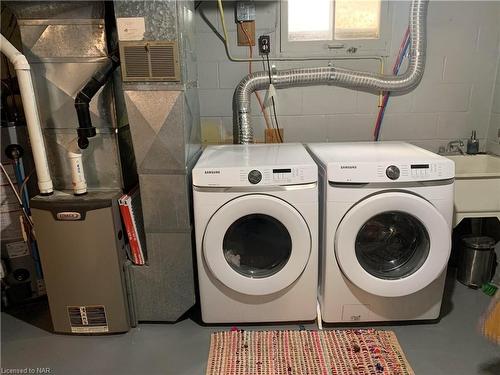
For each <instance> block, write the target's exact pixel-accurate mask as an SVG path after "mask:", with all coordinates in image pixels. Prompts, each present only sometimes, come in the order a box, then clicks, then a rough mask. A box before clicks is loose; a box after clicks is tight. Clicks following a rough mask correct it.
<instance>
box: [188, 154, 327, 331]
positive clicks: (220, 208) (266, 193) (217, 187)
mask: <svg viewBox="0 0 500 375" xmlns="http://www.w3.org/2000/svg"><path fill="white" fill-rule="evenodd" d="M317 178H318V172H317V166H316V163H315V162H314V161H313V159H312V158H311V156H310V155H309V154H308V152H307V151H306V149H305V148H304V146H303V145H301V144H272V145H271V144H266V145H264V144H262V145H257V144H256V145H223V146H210V147H207V148H206V149H205V150H204V152H203V154H202V156H201V157H200V159H199V161H198V163H197V164H196V166H195V168H194V169H193V200H194V215H195V232H196V253H197V267H198V279H199V290H200V302H201V313H202V319H203V321H204V322H205V323H251V322H278V321H308V320H313V319H315V317H316V305H317V273H318V271H317V269H318V255H317V251H318V250H317V246H318V245H317V233H318V186H317Z"/></svg>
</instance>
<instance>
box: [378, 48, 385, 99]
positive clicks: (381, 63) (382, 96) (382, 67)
mask: <svg viewBox="0 0 500 375" xmlns="http://www.w3.org/2000/svg"><path fill="white" fill-rule="evenodd" d="M384 61H385V59H384V58H381V59H380V74H384ZM383 103H384V92H383V91H380V93H379V95H378V107H379V108H381V107H382V104H383Z"/></svg>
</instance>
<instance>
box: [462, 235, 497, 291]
mask: <svg viewBox="0 0 500 375" xmlns="http://www.w3.org/2000/svg"><path fill="white" fill-rule="evenodd" d="M461 245H462V246H461V248H460V256H459V262H458V272H457V279H458V281H460V282H461V283H462V284H464V285H467V286H470V287H475V288H479V287H481V286H482V285H483V284H484V283H486V282H488V281H490V279H491V275H492V272H493V267H494V264H495V263H494V262H495V252H494V248H495V241H494V240H493V238H491V237H486V236H479V237H478V236H474V237H472V236H467V237H463V238H462V241H461Z"/></svg>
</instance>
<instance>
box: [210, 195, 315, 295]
mask: <svg viewBox="0 0 500 375" xmlns="http://www.w3.org/2000/svg"><path fill="white" fill-rule="evenodd" d="M311 240H312V238H311V232H310V230H309V227H308V225H307V223H306V222H305V220H304V218H303V217H302V215H301V214H300V213H299V212H298V211H297V209H296V208H295V207H293V206H292V205H290V204H289V203H288V202H285V201H283V200H282V199H279V198H277V197H273V196H270V195H266V194H248V195H244V196H240V197H237V198H235V199H233V200H231V201H229V202H227V203H226V204H224V205H223V206H222V207H220V208H219V209H218V210H217V211H216V212H215V213H214V214H213V216H212V217H211V218H210V220H209V222H208V224H207V226H206V228H205V233H204V235H203V259H204V262H205V265H206V266H207V267H208V270H209V272H210V274H211V275H212V276H213V277H215V278H216V279H217V280H219V281H220V282H221V283H222V284H224V285H225V286H226V287H228V288H230V289H232V290H235V291H237V292H240V293H244V294H248V295H267V294H272V293H276V292H278V291H281V290H283V289H285V288H287V287H289V286H290V285H291V284H293V283H294V282H295V280H297V279H298V278H299V277H300V275H301V274H302V272H303V271H304V269H305V267H306V265H307V263H308V261H309V255H310V253H311Z"/></svg>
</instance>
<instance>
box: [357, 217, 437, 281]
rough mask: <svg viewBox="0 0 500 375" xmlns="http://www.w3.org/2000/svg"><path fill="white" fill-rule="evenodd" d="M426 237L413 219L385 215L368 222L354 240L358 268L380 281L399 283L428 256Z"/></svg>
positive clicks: (420, 224)
mask: <svg viewBox="0 0 500 375" xmlns="http://www.w3.org/2000/svg"><path fill="white" fill-rule="evenodd" d="M429 249H430V241H429V234H428V233H427V230H426V229H425V227H424V225H423V224H422V223H421V222H420V220H418V219H417V218H415V217H414V216H412V215H410V214H408V213H406V212H402V211H388V212H384V213H381V214H378V215H376V216H374V217H372V218H370V219H369V220H368V221H366V223H364V224H363V226H362V227H361V229H360V230H359V232H358V235H357V237H356V244H355V251H356V256H357V258H358V261H359V263H360V264H361V266H362V267H363V268H364V269H365V270H366V271H367V272H369V273H370V274H372V275H373V276H375V277H378V278H382V279H389V280H393V279H399V278H402V277H406V276H409V275H411V274H412V273H414V272H415V271H416V270H418V269H419V268H420V267H421V266H422V265H423V264H424V262H425V260H426V259H427V256H428V255H429Z"/></svg>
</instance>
